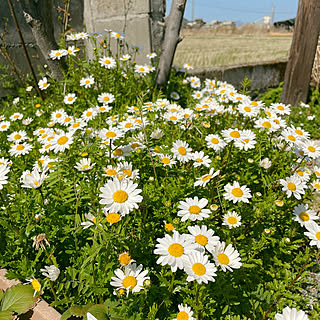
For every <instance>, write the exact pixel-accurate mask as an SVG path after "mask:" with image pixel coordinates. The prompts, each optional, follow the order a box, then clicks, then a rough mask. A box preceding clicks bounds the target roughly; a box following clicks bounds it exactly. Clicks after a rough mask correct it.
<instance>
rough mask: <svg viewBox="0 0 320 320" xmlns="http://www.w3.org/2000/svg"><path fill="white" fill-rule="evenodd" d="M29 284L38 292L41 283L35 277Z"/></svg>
mask: <svg viewBox="0 0 320 320" xmlns="http://www.w3.org/2000/svg"><path fill="white" fill-rule="evenodd" d="M31 284H32V287H33V289H34V290H36V291H37V292H40V288H41V284H40V282H39V281H38V280H37V279H33V280H32V282H31Z"/></svg>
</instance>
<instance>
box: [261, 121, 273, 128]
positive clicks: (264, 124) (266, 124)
mask: <svg viewBox="0 0 320 320" xmlns="http://www.w3.org/2000/svg"><path fill="white" fill-rule="evenodd" d="M262 126H263V127H264V128H268V129H270V128H271V123H270V122H269V121H265V122H264V123H263V124H262Z"/></svg>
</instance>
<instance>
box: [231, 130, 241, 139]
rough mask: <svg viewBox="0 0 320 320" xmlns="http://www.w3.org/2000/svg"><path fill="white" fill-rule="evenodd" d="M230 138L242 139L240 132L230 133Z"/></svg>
mask: <svg viewBox="0 0 320 320" xmlns="http://www.w3.org/2000/svg"><path fill="white" fill-rule="evenodd" d="M230 136H231V137H232V138H235V139H237V138H240V133H239V132H238V131H232V132H230Z"/></svg>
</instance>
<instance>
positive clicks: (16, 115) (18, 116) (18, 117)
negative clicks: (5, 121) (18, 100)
mask: <svg viewBox="0 0 320 320" xmlns="http://www.w3.org/2000/svg"><path fill="white" fill-rule="evenodd" d="M22 118H23V114H22V113H19V112H16V113H14V114H13V115H11V116H10V120H12V121H16V120H21V119H22Z"/></svg>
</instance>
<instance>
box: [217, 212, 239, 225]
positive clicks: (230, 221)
mask: <svg viewBox="0 0 320 320" xmlns="http://www.w3.org/2000/svg"><path fill="white" fill-rule="evenodd" d="M222 225H224V226H228V227H229V229H232V228H237V227H240V226H241V216H240V215H238V214H237V213H236V212H235V211H231V212H230V211H228V212H227V213H226V214H225V215H223V223H222Z"/></svg>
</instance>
